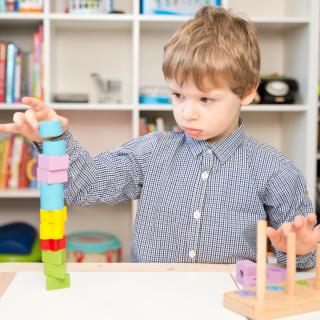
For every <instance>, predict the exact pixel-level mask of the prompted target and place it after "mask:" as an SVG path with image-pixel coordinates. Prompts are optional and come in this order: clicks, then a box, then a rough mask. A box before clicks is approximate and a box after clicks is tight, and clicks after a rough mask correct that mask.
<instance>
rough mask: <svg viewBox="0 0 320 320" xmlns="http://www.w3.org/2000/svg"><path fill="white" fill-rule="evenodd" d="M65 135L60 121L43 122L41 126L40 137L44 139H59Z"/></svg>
mask: <svg viewBox="0 0 320 320" xmlns="http://www.w3.org/2000/svg"><path fill="white" fill-rule="evenodd" d="M62 133H63V131H62V127H61V122H60V121H59V120H49V121H41V122H40V124H39V136H40V137H42V138H50V137H57V136H60V135H61V134H62Z"/></svg>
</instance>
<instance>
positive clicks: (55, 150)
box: [42, 140, 66, 156]
mask: <svg viewBox="0 0 320 320" xmlns="http://www.w3.org/2000/svg"><path fill="white" fill-rule="evenodd" d="M42 150H43V154H45V155H46V156H64V155H65V154H66V142H65V141H64V140H57V141H43V142H42Z"/></svg>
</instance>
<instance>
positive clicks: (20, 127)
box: [0, 97, 68, 142]
mask: <svg viewBox="0 0 320 320" xmlns="http://www.w3.org/2000/svg"><path fill="white" fill-rule="evenodd" d="M22 103H24V104H27V105H28V106H30V107H31V108H30V109H28V110H27V111H25V112H15V113H14V115H13V123H6V124H1V123H0V132H1V131H3V132H11V133H18V134H21V135H23V136H25V137H26V138H27V139H29V140H31V141H36V142H42V141H43V140H45V139H42V138H40V137H39V134H38V129H39V121H45V120H60V121H61V125H62V128H63V130H65V129H66V128H67V126H68V119H67V118H65V117H61V116H59V115H58V114H57V113H56V112H55V111H54V110H53V109H52V108H50V107H49V106H47V105H46V104H45V103H44V102H42V101H41V100H38V99H35V98H31V97H24V98H22Z"/></svg>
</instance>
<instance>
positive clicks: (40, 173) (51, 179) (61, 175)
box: [37, 168, 68, 184]
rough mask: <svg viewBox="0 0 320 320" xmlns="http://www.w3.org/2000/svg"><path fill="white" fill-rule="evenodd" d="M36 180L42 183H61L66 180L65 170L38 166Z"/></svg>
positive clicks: (66, 173) (66, 172)
mask: <svg viewBox="0 0 320 320" xmlns="http://www.w3.org/2000/svg"><path fill="white" fill-rule="evenodd" d="M37 180H38V181H39V182H42V183H48V184H53V183H63V182H67V181H68V171H67V170H57V171H48V170H43V169H40V168H38V169H37Z"/></svg>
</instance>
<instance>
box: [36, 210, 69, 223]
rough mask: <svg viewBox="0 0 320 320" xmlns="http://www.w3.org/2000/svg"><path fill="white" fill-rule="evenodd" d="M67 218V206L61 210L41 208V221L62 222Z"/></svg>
mask: <svg viewBox="0 0 320 320" xmlns="http://www.w3.org/2000/svg"><path fill="white" fill-rule="evenodd" d="M66 220H67V207H63V209H60V210H44V209H40V223H53V224H61V223H64V222H65V221H66Z"/></svg>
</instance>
